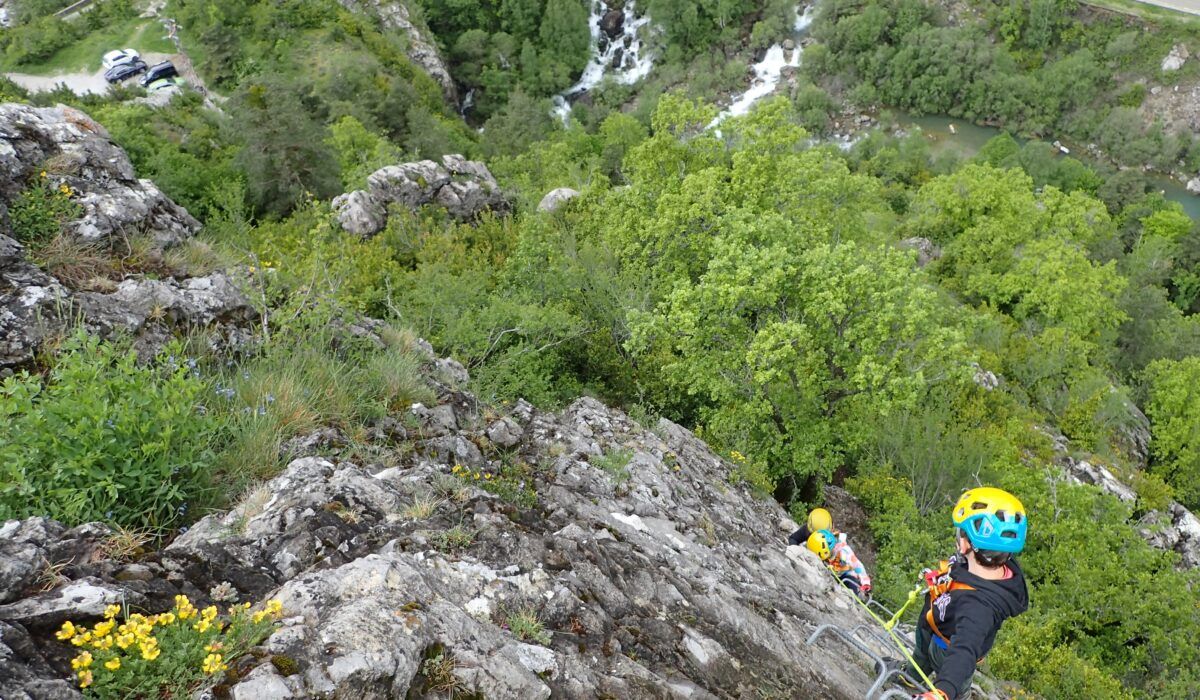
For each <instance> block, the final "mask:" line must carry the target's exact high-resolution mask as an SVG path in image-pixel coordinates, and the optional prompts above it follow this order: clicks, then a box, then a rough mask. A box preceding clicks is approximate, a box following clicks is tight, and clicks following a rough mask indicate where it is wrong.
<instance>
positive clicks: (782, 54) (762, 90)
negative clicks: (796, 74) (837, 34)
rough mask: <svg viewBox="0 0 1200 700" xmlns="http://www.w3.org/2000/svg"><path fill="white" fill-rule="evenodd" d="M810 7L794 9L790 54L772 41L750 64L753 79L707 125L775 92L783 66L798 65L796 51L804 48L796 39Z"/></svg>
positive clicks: (804, 27)
mask: <svg viewBox="0 0 1200 700" xmlns="http://www.w3.org/2000/svg"><path fill="white" fill-rule="evenodd" d="M813 7H814V5H809V6H808V7H806V8H805V9H804V12H803V13H801V12H800V8H799V7H797V8H796V21H795V23H794V24H793V26H792V30H793V32H794V33H795V35H796V36H795V37H794V41H795V42H796V46H795V48H794V49H792V50H791V52H790V55H789V52H788V51H787V50H786V49H784V48H783V45H782V44H772V45H771V48H769V49H767V53H766V54H765V55H764V56H763V58H762V60H761V61H759V62H758V63H755V64H754V65H753V66H751V69H752V70H753V71H754V80H752V81H751V83H750V88H749V89H748V90H746V91H745V92H743V93H742V94H741V95H739V96H738V97H737V98H736V99H734V101H733V102H732V103H731V104H730V105H729V107H727V108H726V109H725V111H723V112H721V113H720V114H718V115H717V118H716V119H714V120H713V121H712V123H711V124H709V127H710V128H711V127H714V126H716V125H717V124H720V123H721V122H722V121H724V120H726V119H728V118H729V117H738V116H741V115H743V114H745V113H747V112H749V111H750V107H751V106H753V105H754V103H755V102H757V101H759V100H761V99H762V98H764V97H766V96H767V95H770V94H771V93H773V92H775V87H776V86H777V85H778V84H779V77H780V75H781V74H782V72H783V69H784V68H785V67H789V66H790V67H793V68H794V67H797V66H799V65H800V54H802V53H804V48H803V47H801V46H800V38H801V37H802V35H803V34H804V33H805V32H807V31H808V27H809V25H811V24H812V20H813Z"/></svg>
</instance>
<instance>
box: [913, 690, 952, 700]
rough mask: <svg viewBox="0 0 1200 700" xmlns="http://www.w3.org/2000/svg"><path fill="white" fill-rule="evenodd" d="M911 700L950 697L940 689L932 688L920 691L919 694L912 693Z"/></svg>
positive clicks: (945, 699)
mask: <svg viewBox="0 0 1200 700" xmlns="http://www.w3.org/2000/svg"><path fill="white" fill-rule="evenodd" d="M913 700H950V698H948V697H946V694H945V693H943V692H942V691H940V690H938V689H937V688H934V689H933V690H931V691H929V692H928V693H921V694H920V695H914V696H913Z"/></svg>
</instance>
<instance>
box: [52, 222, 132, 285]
mask: <svg viewBox="0 0 1200 700" xmlns="http://www.w3.org/2000/svg"><path fill="white" fill-rule="evenodd" d="M32 258H33V260H34V262H36V263H38V264H39V265H41V266H42V267H43V268H45V269H46V271H47V272H49V273H50V274H51V275H54V276H55V277H57V278H58V279H59V280H60V281H61V282H62V283H63V284H65V285H66V286H67V287H68V288H70V289H77V290H86V291H107V290H106V289H105V287H107V285H108V284H111V280H112V279H113V278H114V276H116V275H117V273H118V269H119V267H118V265H117V264H116V263H115V261H114V260H113V258H112V256H111V255H110V254H109V253H108V251H106V250H105V248H104V246H101V245H98V244H96V243H89V242H87V241H83V240H81V239H79V238H78V237H76V236H72V235H67V234H59V235H57V236H55V237H54V238H52V239H50V242H49V243H47V244H46V245H44V246H41V247H39V248H38V249H37V250H35V251H33V254H32ZM97 287H100V288H97Z"/></svg>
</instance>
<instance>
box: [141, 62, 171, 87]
mask: <svg viewBox="0 0 1200 700" xmlns="http://www.w3.org/2000/svg"><path fill="white" fill-rule="evenodd" d="M177 77H179V71H178V70H176V69H175V64H174V63H171V62H170V61H163V62H162V63H155V64H154V65H153V66H150V69H149V70H147V71H146V74H145V75H143V76H142V78H141V80H139V81H138V84H139V85H141V86H142V87H146V86H148V85H149V84H150V83H153V82H154V81H155V80H164V79H166V78H177Z"/></svg>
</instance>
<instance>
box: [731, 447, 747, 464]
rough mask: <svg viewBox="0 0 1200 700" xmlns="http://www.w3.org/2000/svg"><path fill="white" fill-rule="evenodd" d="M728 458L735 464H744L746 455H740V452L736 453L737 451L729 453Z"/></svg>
mask: <svg viewBox="0 0 1200 700" xmlns="http://www.w3.org/2000/svg"><path fill="white" fill-rule="evenodd" d="M729 456H730V457H731V458H732V459H733V461H735V462H737V463H738V464H745V463H746V455H744V454H742V453H741V452H738V451H737V450H734V451H733V452H730V453H729Z"/></svg>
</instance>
